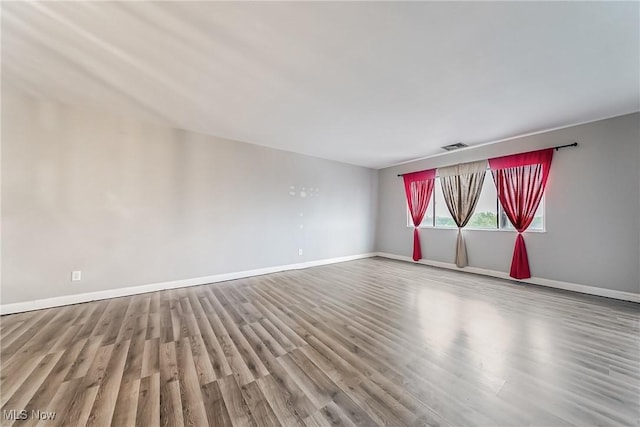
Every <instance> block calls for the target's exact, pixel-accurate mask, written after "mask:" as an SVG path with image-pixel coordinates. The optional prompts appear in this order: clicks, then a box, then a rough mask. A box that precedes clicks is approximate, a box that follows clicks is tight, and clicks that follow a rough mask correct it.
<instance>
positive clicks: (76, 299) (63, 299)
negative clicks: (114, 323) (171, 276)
mask: <svg viewBox="0 0 640 427" xmlns="http://www.w3.org/2000/svg"><path fill="white" fill-rule="evenodd" d="M373 256H376V254H375V253H367V254H360V255H350V256H344V257H339V258H329V259H321V260H316V261H308V262H301V263H297V264H288V265H280V266H275V267H265V268H258V269H255V270H246V271H238V272H234V273H224V274H216V275H213V276H205V277H196V278H192V279H183V280H173V281H170V282H161V283H151V284H148V285H140V286H130V287H126V288H117V289H108V290H104V291H97V292H87V293H82V294H74V295H63V296H59V297H53V298H44V299H39V300H34V301H25V302H16V303H13V304H4V305H0V315H1V314H12V313H21V312H24V311H32V310H41V309H44V308H51V307H59V306H62V305H69V304H79V303H82V302H89V301H95V300H101V299H108V298H117V297H124V296H129V295H136V294H144V293H147V292H155V291H161V290H165V289H176V288H186V287H188V286H197V285H207V284H210V283H218V282H226V281H228V280H235V279H244V278H247V277H253V276H262V275H264V274H270V273H277V272H280V271H287V270H300V269H303V268H309V267H316V266H319V265H327V264H335V263H339V262H345V261H353V260H356V259H362V258H370V257H373Z"/></svg>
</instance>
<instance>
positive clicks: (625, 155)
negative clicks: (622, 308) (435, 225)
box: [376, 114, 640, 293]
mask: <svg viewBox="0 0 640 427" xmlns="http://www.w3.org/2000/svg"><path fill="white" fill-rule="evenodd" d="M574 141H578V142H579V144H580V146H579V147H577V148H568V149H565V150H561V151H557V152H555V156H554V159H553V164H552V166H551V172H550V175H549V182H548V187H547V191H546V196H545V197H546V205H545V207H546V218H545V220H546V233H526V236H525V241H526V244H527V251H528V253H529V262H530V266H531V274H532V275H533V276H534V277H540V278H545V279H552V280H559V281H565V282H571V283H577V284H582V285H588V286H595V287H601V288H607V289H613V290H619V291H627V292H634V293H640V273H639V267H638V266H639V265H640V263H639V260H640V222H639V218H640V115H639V114H631V115H626V116H621V117H617V118H613V119H608V120H602V121H598V122H594V123H589V124H585V125H580V126H575V127H571V128H566V129H561V130H556V131H551V132H547V133H542V134H538V135H534V136H529V137H523V138H517V139H513V140H510V141H504V142H501V143H496V144H491V145H486V146H484V147H479V148H475V149H469V150H465V151H461V152H457V153H450V154H447V155H443V156H438V157H433V158H430V159H425V160H421V161H416V162H412V163H408V164H404V165H400V166H396V167H391V168H386V169H383V170H380V171H379V207H380V208H379V211H378V219H377V232H376V249H377V251H379V252H386V253H391V254H396V255H404V256H410V255H411V248H412V243H411V242H412V229H411V228H407V226H406V202H405V198H404V192H403V186H402V180H401V178H398V177H397V176H396V175H397V174H398V173H403V172H411V171H417V170H423V169H430V168H435V167H439V166H445V165H450V164H455V163H461V162H466V161H472V160H480V159H486V158H491V157H496V156H501V155H507V154H513V153H518V152H522V151H530V150H535V149H539V148H546V147H550V146H555V145H562V144H567V143H571V142H574ZM421 234H422V240H421V243H422V253H423V257H424V258H425V259H427V260H433V261H439V262H448V263H453V262H454V254H455V239H456V231H455V230H443V229H422V230H421ZM465 239H466V242H467V251H468V256H469V264H470V266H474V267H478V268H484V269H489V270H494V271H500V272H508V271H509V266H510V263H511V255H512V251H513V245H514V241H515V233H514V232H507V231H473V230H467V231H465Z"/></svg>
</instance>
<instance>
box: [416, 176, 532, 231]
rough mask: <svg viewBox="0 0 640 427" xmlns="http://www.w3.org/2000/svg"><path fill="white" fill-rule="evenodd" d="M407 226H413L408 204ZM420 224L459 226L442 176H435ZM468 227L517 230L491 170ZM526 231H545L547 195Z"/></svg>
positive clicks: (439, 226)
mask: <svg viewBox="0 0 640 427" xmlns="http://www.w3.org/2000/svg"><path fill="white" fill-rule="evenodd" d="M407 226H408V227H413V223H412V222H411V215H410V213H409V209H408V208H407ZM420 227H433V228H456V227H457V226H456V223H455V221H454V220H453V218H452V217H451V214H450V213H449V209H448V208H447V204H446V202H445V201H444V195H443V194H442V186H441V185H440V178H438V177H436V182H435V185H434V188H433V195H432V196H431V201H430V202H429V206H428V207H427V212H426V214H425V216H424V219H423V220H422V224H420ZM465 229H472V230H514V228H513V225H511V222H509V219H508V218H507V215H506V214H505V213H504V212H503V210H502V206H500V203H499V202H498V193H497V191H496V186H495V184H494V183H493V177H492V176H491V171H487V172H486V175H485V177H484V183H483V184H482V192H481V193H480V199H479V200H478V204H477V205H476V209H475V211H474V212H473V216H472V217H471V219H470V220H469V222H468V223H467V225H466V226H465ZM527 231H544V197H542V201H541V202H540V206H539V207H538V210H537V211H536V215H535V217H534V219H533V222H532V223H531V225H530V226H529V228H527Z"/></svg>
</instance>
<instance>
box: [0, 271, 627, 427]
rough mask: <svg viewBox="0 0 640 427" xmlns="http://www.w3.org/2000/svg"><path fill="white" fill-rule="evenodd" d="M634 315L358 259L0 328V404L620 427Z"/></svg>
mask: <svg viewBox="0 0 640 427" xmlns="http://www.w3.org/2000/svg"><path fill="white" fill-rule="evenodd" d="M639 312H640V310H639V306H638V305H637V304H632V303H622V302H616V301H613V300H608V299H604V298H597V297H589V296H584V295H579V294H573V293H569V292H561V291H555V290H550V289H545V288H541V287H533V286H530V287H529V286H527V287H525V286H522V285H517V284H513V283H510V282H507V281H500V280H496V279H491V278H486V277H482V276H475V275H470V274H464V273H457V272H450V271H445V270H439V269H435V268H430V267H426V266H423V265H412V264H409V263H403V262H397V261H391V260H384V259H379V258H374V259H366V260H360V261H353V262H348V263H342V264H335V265H330V266H323V267H317V268H311V269H307V270H298V271H290V272H283V273H278V274H271V275H267V276H261V277H255V278H251V279H246V280H237V281H232V282H226V283H223V284H216V285H209V286H198V287H192V288H186V289H179V290H172V291H163V292H156V293H149V294H144V295H137V296H133V297H126V298H116V299H112V300H105V301H96V302H92V303H87V304H78V305H73V306H68V307H61V308H56V309H49V310H41V311H36V312H30V313H23V314H18V315H10V316H4V317H2V318H1V337H2V345H1V355H2V361H1V368H2V378H1V384H0V385H1V387H2V392H1V403H2V409H3V410H4V411H6V410H12V409H13V410H18V411H19V410H22V409H26V410H27V411H29V416H30V415H31V413H30V411H31V410H32V409H33V410H37V409H39V410H41V411H54V412H56V418H55V419H54V421H47V422H42V423H41V424H42V425H47V426H48V425H70V426H73V425H96V426H108V425H113V426H132V425H144V426H155V425H179V426H181V425H194V426H206V425H207V424H209V425H215V426H223V425H278V424H282V425H286V426H290V425H308V426H328V425H358V426H361V425H392V426H402V425H442V426H447V425H453V426H466V425H509V426H521V425H541V426H563V425H578V426H587V425H602V426H613V425H634V426H635V425H637V424H638V421H639V418H640V403H639V400H640V332H639V318H640V316H639ZM5 414H6V413H4V414H3V421H2V423H3V425H11V424H12V421H10V420H6V419H5V416H4V415H5ZM36 421H37V420H35V419H33V418H29V419H27V420H25V421H18V422H16V423H15V425H20V426H27V425H34V424H36Z"/></svg>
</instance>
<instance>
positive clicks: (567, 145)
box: [398, 142, 578, 176]
mask: <svg viewBox="0 0 640 427" xmlns="http://www.w3.org/2000/svg"><path fill="white" fill-rule="evenodd" d="M577 146H578V143H577V142H574V143H573V144H565V145H556V146H555V147H551V148H553V149H554V150H556V151H558V150H559V149H561V148H567V147H577ZM410 173H413V172H407V173H399V174H398V176H405V175H409V174H410Z"/></svg>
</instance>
